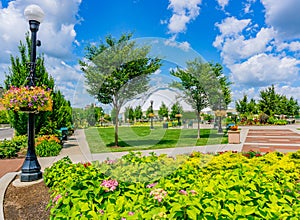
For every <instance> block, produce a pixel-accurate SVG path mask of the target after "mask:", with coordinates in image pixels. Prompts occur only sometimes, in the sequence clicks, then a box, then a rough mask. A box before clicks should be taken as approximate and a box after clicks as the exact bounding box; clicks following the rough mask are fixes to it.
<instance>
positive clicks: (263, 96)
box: [235, 85, 300, 116]
mask: <svg viewBox="0 0 300 220" xmlns="http://www.w3.org/2000/svg"><path fill="white" fill-rule="evenodd" d="M235 106H236V110H237V111H238V112H239V113H240V114H247V115H249V114H260V113H264V114H266V115H267V116H274V115H286V116H296V115H298V114H299V110H300V106H299V104H298V102H297V100H295V99H294V98H293V97H290V98H289V99H288V98H287V97H286V96H285V95H281V94H278V93H276V91H275V88H274V85H272V86H270V87H268V88H266V89H265V90H261V91H260V98H259V100H258V101H257V102H256V101H255V100H254V99H253V98H252V99H251V100H250V101H249V102H248V97H247V95H244V97H243V98H242V99H241V100H237V101H236V102H235Z"/></svg>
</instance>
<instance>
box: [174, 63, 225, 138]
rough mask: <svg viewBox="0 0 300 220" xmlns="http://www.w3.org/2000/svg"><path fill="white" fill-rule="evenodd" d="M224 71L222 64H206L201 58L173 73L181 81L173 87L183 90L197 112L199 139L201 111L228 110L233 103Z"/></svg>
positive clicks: (185, 97)
mask: <svg viewBox="0 0 300 220" xmlns="http://www.w3.org/2000/svg"><path fill="white" fill-rule="evenodd" d="M222 71H223V67H222V66H221V65H220V64H212V63H206V62H204V61H203V60H202V59H201V58H198V59H194V60H192V61H188V62H187V63H186V68H185V69H182V68H177V69H176V70H172V71H171V75H173V76H175V77H178V78H179V79H180V83H177V82H175V83H173V86H174V87H178V88H180V89H182V91H183V94H184V99H185V100H186V101H187V102H188V103H189V104H190V105H191V106H192V108H193V109H194V110H195V112H196V116H197V123H198V138H200V113H201V111H202V110H203V109H204V108H206V107H211V108H212V109H213V110H216V109H220V108H221V107H222V108H223V109H226V108H227V105H228V104H229V103H230V102H231V94H230V87H229V86H230V84H231V83H230V82H229V81H228V78H227V77H226V76H225V75H224V74H223V72H222Z"/></svg>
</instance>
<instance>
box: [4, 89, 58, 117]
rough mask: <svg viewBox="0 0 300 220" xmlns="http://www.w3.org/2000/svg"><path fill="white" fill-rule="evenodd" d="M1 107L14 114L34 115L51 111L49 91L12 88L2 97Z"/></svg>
mask: <svg viewBox="0 0 300 220" xmlns="http://www.w3.org/2000/svg"><path fill="white" fill-rule="evenodd" d="M1 102H2V104H3V106H4V107H5V108H6V109H8V110H13V111H15V112H18V111H21V112H29V113H32V112H34V113H36V112H38V111H51V110H52V105H53V103H52V97H51V90H50V89H47V88H44V87H39V86H36V87H28V86H25V87H20V88H18V87H14V86H11V87H10V89H9V90H8V91H7V92H6V93H5V94H4V95H3V98H2V99H1Z"/></svg>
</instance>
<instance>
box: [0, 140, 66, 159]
mask: <svg viewBox="0 0 300 220" xmlns="http://www.w3.org/2000/svg"><path fill="white" fill-rule="evenodd" d="M61 149H62V143H61V141H60V140H59V138H58V137H57V136H56V135H41V136H38V137H37V138H36V139H35V151H36V155H37V156H39V157H50V156H57V155H58V154H59V153H60V151H61ZM26 151H27V136H26V135H20V136H15V137H13V138H12V139H11V140H3V141H0V159H8V158H16V157H25V155H26Z"/></svg>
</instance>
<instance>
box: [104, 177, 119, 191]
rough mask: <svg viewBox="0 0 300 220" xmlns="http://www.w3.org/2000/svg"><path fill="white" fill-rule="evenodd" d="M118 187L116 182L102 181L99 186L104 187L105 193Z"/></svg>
mask: <svg viewBox="0 0 300 220" xmlns="http://www.w3.org/2000/svg"><path fill="white" fill-rule="evenodd" d="M118 185H119V183H118V181H117V180H103V181H102V183H101V186H103V187H105V188H106V190H105V192H108V191H114V190H115V189H116V188H117V186H118Z"/></svg>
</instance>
